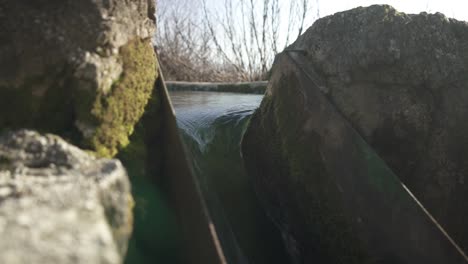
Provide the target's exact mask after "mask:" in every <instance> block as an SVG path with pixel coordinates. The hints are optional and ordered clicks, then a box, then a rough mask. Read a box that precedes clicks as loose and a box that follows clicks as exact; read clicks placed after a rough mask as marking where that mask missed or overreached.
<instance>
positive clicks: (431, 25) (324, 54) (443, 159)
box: [243, 5, 468, 263]
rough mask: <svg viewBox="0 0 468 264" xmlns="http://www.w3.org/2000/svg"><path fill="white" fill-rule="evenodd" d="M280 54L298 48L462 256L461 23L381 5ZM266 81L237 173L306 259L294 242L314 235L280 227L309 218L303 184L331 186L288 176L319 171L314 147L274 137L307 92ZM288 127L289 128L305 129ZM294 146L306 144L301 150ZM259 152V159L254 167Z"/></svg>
mask: <svg viewBox="0 0 468 264" xmlns="http://www.w3.org/2000/svg"><path fill="white" fill-rule="evenodd" d="M288 49H291V50H304V51H305V52H304V54H305V56H306V57H307V60H308V62H310V64H311V65H313V67H314V69H315V71H316V72H317V73H318V74H319V75H320V78H321V79H322V80H324V84H323V86H322V87H321V88H322V91H323V92H324V93H325V94H326V95H327V96H328V97H329V99H330V101H331V102H332V103H333V104H334V105H335V106H336V108H337V109H338V110H339V111H340V112H341V113H342V115H343V116H344V117H345V118H346V119H347V120H349V121H350V123H351V124H352V126H353V127H354V128H355V129H356V130H357V131H358V132H359V133H360V134H361V135H362V136H363V138H364V139H365V140H366V141H367V142H368V143H369V144H370V145H371V146H372V147H373V148H374V149H375V150H376V151H377V153H378V154H379V155H380V156H381V157H382V158H383V159H384V160H385V161H386V163H387V164H388V165H389V166H390V168H391V169H392V170H393V171H394V172H395V173H396V174H397V175H398V176H399V177H400V179H401V180H402V181H403V183H405V184H406V186H408V188H409V189H410V190H411V191H412V192H413V193H414V194H415V196H416V197H417V198H418V199H419V200H420V201H421V202H422V204H423V205H424V206H425V207H426V208H427V209H428V210H429V212H431V213H432V214H433V216H434V217H435V218H436V219H437V220H438V221H439V222H440V223H441V225H442V226H443V227H445V229H446V230H447V231H448V233H449V234H450V235H451V236H452V237H453V238H454V240H455V241H457V243H459V244H460V245H461V246H462V248H463V249H464V250H465V251H467V250H468V228H467V227H466V222H468V209H467V207H466V205H465V204H466V201H467V200H468V185H467V183H466V181H467V179H466V176H467V175H468V162H467V159H466V158H465V156H466V153H467V150H468V125H467V123H466V119H467V117H468V85H467V83H468V74H467V72H468V24H467V23H466V22H461V21H456V20H454V19H448V18H446V17H445V16H444V15H442V14H440V13H438V14H426V13H421V14H419V15H407V14H403V13H400V12H397V11H396V10H395V9H393V8H392V7H390V6H386V5H383V6H371V7H367V8H362V7H360V8H356V9H352V10H350V11H346V12H342V13H337V14H335V15H332V16H329V17H325V18H322V19H320V20H318V21H317V22H316V23H315V24H314V25H313V26H312V27H311V28H310V29H308V30H307V32H306V33H304V34H303V35H302V36H301V37H299V39H298V40H297V41H296V42H295V43H294V44H293V45H291V46H290V47H289V48H288ZM273 85H280V86H281V87H280V88H278V87H276V88H275V89H272V87H269V88H268V89H267V92H266V96H265V99H264V101H263V102H262V105H261V107H260V109H259V110H258V111H257V113H256V114H255V115H254V117H253V119H252V121H251V125H250V127H249V129H248V131H247V133H246V135H245V138H244V146H243V152H244V156H245V157H246V163H249V161H248V160H249V159H251V160H252V159H253V160H256V162H250V163H249V164H250V165H248V166H247V167H248V168H250V172H251V173H252V176H253V177H254V178H255V181H256V183H257V191H258V193H259V195H260V196H261V198H262V199H263V200H264V201H267V202H266V204H267V208H266V209H267V211H268V212H269V214H270V215H271V216H272V217H273V218H274V219H275V221H276V222H277V223H278V224H279V226H282V227H283V230H282V231H283V232H284V233H285V238H287V239H289V241H288V242H289V245H290V247H291V248H292V249H291V250H297V251H298V255H300V254H301V253H302V254H304V252H307V251H306V250H305V248H307V250H308V253H307V254H309V256H310V255H313V254H314V252H313V250H310V248H311V247H307V246H313V245H310V244H308V245H304V244H302V245H301V244H300V243H299V244H297V245H295V246H294V243H298V242H297V241H306V240H307V236H313V235H314V234H310V233H306V232H304V233H302V234H300V233H299V234H298V233H296V234H295V235H293V236H291V232H289V231H290V230H287V227H291V228H292V227H293V226H296V227H297V226H301V225H302V226H303V227H304V226H305V227H306V226H307V221H308V219H310V216H311V215H314V214H316V213H317V212H311V211H310V206H308V204H310V203H312V204H313V203H314V201H313V200H311V197H313V195H311V193H309V191H310V190H309V189H307V188H308V186H309V184H319V185H323V186H329V184H331V183H330V182H314V180H313V179H314V178H307V179H304V178H302V179H298V178H294V177H295V176H297V174H295V172H297V171H295V168H299V169H298V170H301V168H300V166H301V164H302V166H304V164H308V165H307V166H310V165H311V164H315V165H314V166H310V167H307V168H312V170H311V171H308V175H310V176H314V175H318V174H320V173H323V171H322V170H323V164H324V162H325V161H323V160H322V156H321V153H320V151H319V150H320V148H319V146H320V144H321V143H320V142H321V141H320V137H316V138H313V137H312V138H304V137H305V134H300V133H299V134H295V136H293V137H288V136H287V134H286V135H283V134H280V133H279V131H284V129H286V128H285V127H284V125H285V122H286V120H287V121H288V123H294V121H291V120H301V121H300V122H302V121H304V120H306V116H304V115H307V113H305V112H301V111H302V110H301V109H298V108H297V107H295V105H299V104H301V103H303V102H304V100H306V99H305V98H304V94H307V93H294V92H288V91H289V90H291V87H292V86H294V85H295V83H294V82H282V83H279V84H278V83H276V84H273ZM275 90H276V91H282V92H281V95H280V94H278V93H275V92H274V91H275ZM280 96H281V97H280ZM284 106H289V108H288V111H285V110H284ZM279 109H283V110H279ZM281 111H282V112H281ZM296 111H299V112H296ZM304 118H305V119H304ZM294 124H295V126H297V127H291V128H290V129H300V127H306V126H307V124H305V123H304V124H302V123H297V122H296V123H294ZM293 134H294V133H293ZM294 142H303V145H304V144H305V145H308V146H316V148H315V149H314V148H312V149H309V150H305V151H306V152H301V151H304V149H303V148H302V147H301V145H298V144H296V143H294ZM293 146H297V147H299V149H294V148H293ZM304 148H305V147H304ZM263 156H266V157H267V158H266V159H269V161H266V162H265V163H262V162H259V160H263V159H264V158H263ZM281 157H283V158H281ZM284 157H287V158H284ZM256 163H257V164H263V165H264V166H265V165H268V166H271V168H267V167H258V166H259V165H257V164H256ZM297 166H299V167H297ZM302 169H303V168H302ZM269 172H272V174H268V173H269ZM273 172H274V173H273ZM324 189H326V188H324ZM294 213H297V214H299V215H295V216H294V217H293V218H290V219H289V220H291V219H295V220H297V221H296V222H289V223H285V222H284V221H285V218H284V217H283V216H284V215H288V214H294ZM320 213H321V214H322V212H320ZM325 214H326V213H325ZM281 221H283V222H281ZM304 230H305V231H307V228H306V229H304ZM309 241H310V240H309ZM291 245H293V246H291ZM328 253H330V254H333V251H331V252H328ZM325 255H326V254H325ZM302 256H303V257H304V255H302ZM341 261H343V260H341ZM343 263H350V262H349V261H344V262H343ZM358 263H359V262H358Z"/></svg>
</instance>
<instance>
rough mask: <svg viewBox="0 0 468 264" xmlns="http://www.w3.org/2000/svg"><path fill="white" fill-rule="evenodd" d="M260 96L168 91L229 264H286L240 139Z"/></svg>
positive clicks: (283, 251) (280, 244)
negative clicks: (249, 174)
mask: <svg viewBox="0 0 468 264" xmlns="http://www.w3.org/2000/svg"><path fill="white" fill-rule="evenodd" d="M261 99H262V96H259V95H250V94H233V93H216V92H181V91H180V92H178V91H174V92H171V100H172V102H173V105H174V108H175V110H176V116H177V122H178V126H179V128H180V131H181V133H182V135H183V140H184V143H185V144H186V146H187V148H188V150H189V152H190V154H191V157H190V159H191V161H192V164H193V166H194V169H195V173H196V176H197V178H198V180H199V183H200V187H201V189H202V193H203V195H204V198H205V201H206V204H207V206H208V209H209V213H210V215H211V217H212V219H213V222H214V224H215V227H216V231H217V233H218V236H219V238H220V242H221V245H222V248H223V250H224V254H225V256H226V259H227V261H228V262H229V263H236V264H237V263H239V264H241V263H258V264H261V263H268V264H272V263H273V264H274V263H281V264H284V263H288V259H287V257H286V253H285V250H284V247H283V244H282V240H281V236H280V234H279V232H278V231H277V229H276V228H275V226H274V225H273V224H272V222H270V221H269V219H268V217H267V216H266V214H265V213H264V211H263V210H262V208H261V207H260V205H259V202H258V200H257V197H256V195H255V190H254V188H253V183H252V182H251V180H250V179H249V178H248V177H247V175H246V173H245V170H244V165H243V162H242V158H241V154H240V141H241V138H242V135H243V133H244V131H245V129H246V126H247V124H248V121H249V119H250V116H251V115H252V113H253V111H254V110H255V109H256V108H257V107H258V106H259V104H260V101H261Z"/></svg>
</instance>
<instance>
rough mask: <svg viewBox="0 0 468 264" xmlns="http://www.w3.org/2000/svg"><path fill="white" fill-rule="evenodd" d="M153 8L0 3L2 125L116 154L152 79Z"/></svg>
mask: <svg viewBox="0 0 468 264" xmlns="http://www.w3.org/2000/svg"><path fill="white" fill-rule="evenodd" d="M153 12H154V1H152V0H136V1H123V0H110V1H97V0H85V1H73V0H66V1H55V0H54V1H45V0H40V1H33V2H31V1H29V0H18V1H17V0H0V60H1V61H2V65H0V112H1V113H2V115H1V116H0V130H3V129H5V128H13V129H16V128H25V127H26V128H34V129H40V130H41V131H47V132H53V133H56V134H59V135H61V136H64V137H66V138H68V139H70V140H72V141H73V142H74V143H76V144H78V145H79V146H80V147H86V148H88V149H91V150H94V151H97V153H99V154H100V155H102V156H113V155H115V154H116V153H117V151H118V150H119V149H121V148H122V147H125V146H126V145H127V144H128V136H129V135H130V134H131V133H132V131H133V126H134V125H135V123H136V122H137V121H138V120H139V119H140V117H141V116H142V115H143V112H144V107H145V105H146V103H147V101H148V99H149V97H150V95H151V92H152V90H153V87H154V82H155V79H156V77H157V70H156V68H157V62H156V57H155V54H154V50H153V47H152V45H151V37H152V36H153V33H154V30H155V21H154V14H153Z"/></svg>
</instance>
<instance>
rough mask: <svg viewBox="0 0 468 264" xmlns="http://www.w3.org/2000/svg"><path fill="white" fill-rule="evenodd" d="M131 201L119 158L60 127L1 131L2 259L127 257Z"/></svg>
mask: <svg viewBox="0 0 468 264" xmlns="http://www.w3.org/2000/svg"><path fill="white" fill-rule="evenodd" d="M132 204H133V200H132V197H131V194H130V184H129V181H128V178H127V174H126V171H125V169H124V168H123V167H122V165H121V163H120V162H119V161H117V160H110V159H96V158H94V157H92V156H90V155H88V154H87V153H85V152H83V151H82V150H80V149H78V148H76V147H74V146H72V145H69V144H68V143H66V142H65V141H63V140H62V139H60V138H59V137H57V136H53V135H40V134H38V133H36V132H32V131H27V130H21V131H18V132H15V133H6V134H4V135H2V136H1V137H0V236H1V237H2V239H1V240H0V263H11V264H13V263H25V264H26V263H86V264H88V263H122V262H123V256H124V255H125V252H126V249H127V242H128V238H129V236H130V233H131V229H132V227H131V226H132V212H131V210H132Z"/></svg>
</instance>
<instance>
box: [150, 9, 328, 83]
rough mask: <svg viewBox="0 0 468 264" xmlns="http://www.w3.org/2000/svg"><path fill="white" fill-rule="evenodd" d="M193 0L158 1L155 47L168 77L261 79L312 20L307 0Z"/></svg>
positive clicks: (211, 79)
mask: <svg viewBox="0 0 468 264" xmlns="http://www.w3.org/2000/svg"><path fill="white" fill-rule="evenodd" d="M198 1H200V2H198ZM198 1H193V0H192V1H190V0H159V5H158V8H159V9H158V14H157V17H158V21H159V27H158V35H157V37H156V46H157V48H158V49H159V52H160V56H161V60H162V61H163V63H162V64H163V67H166V69H165V71H166V75H168V77H169V78H171V79H178V80H202V81H253V80H260V79H265V78H266V76H267V72H268V71H269V69H270V67H271V64H272V62H273V59H274V56H275V55H276V54H277V53H278V52H279V51H280V50H281V49H282V48H284V47H285V46H286V45H288V44H289V43H290V41H291V36H294V37H296V36H297V35H300V34H302V33H303V31H304V27H305V26H306V23H307V18H308V17H309V18H310V17H311V16H313V15H312V14H311V4H310V3H309V0H289V1H284V0H261V1H259V0H224V1H223V2H222V4H219V2H218V5H217V6H213V3H209V2H207V1H209V0H198ZM316 1H317V2H316V3H317V4H318V0H316ZM285 7H286V8H288V12H285V11H282V10H285ZM318 12H319V11H318V8H317V14H318ZM285 24H287V25H285ZM296 34H297V35H296ZM164 65H166V66H164ZM168 71H169V72H170V74H168V73H167V72H168Z"/></svg>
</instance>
